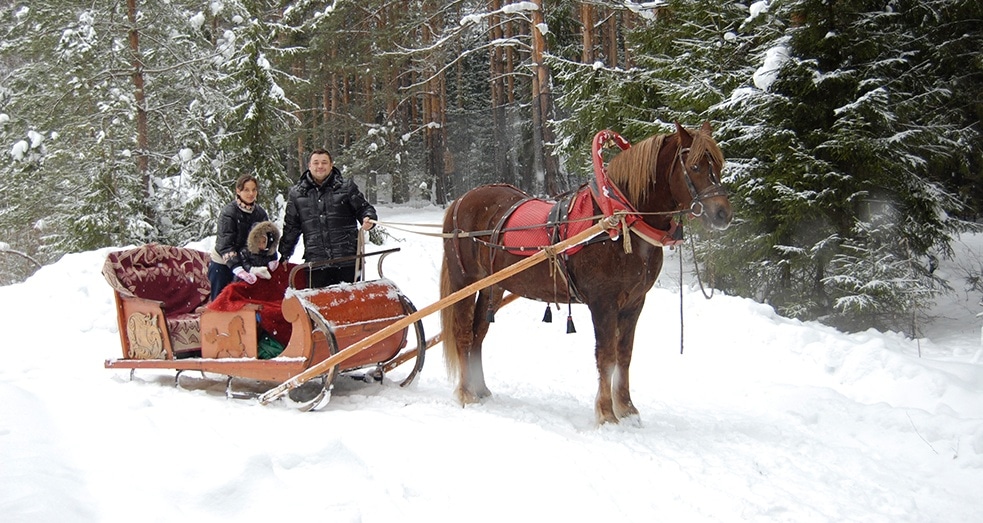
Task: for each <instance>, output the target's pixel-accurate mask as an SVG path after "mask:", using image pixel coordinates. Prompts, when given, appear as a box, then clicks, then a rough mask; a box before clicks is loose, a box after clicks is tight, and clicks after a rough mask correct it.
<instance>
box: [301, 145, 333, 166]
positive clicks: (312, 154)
mask: <svg viewBox="0 0 983 523" xmlns="http://www.w3.org/2000/svg"><path fill="white" fill-rule="evenodd" d="M315 154H326V155H328V159H330V160H331V161H332V162H334V156H331V153H329V152H328V150H327V149H324V148H321V149H314V150H313V151H311V154H309V155H308V156H307V163H311V158H313V157H314V155H315Z"/></svg>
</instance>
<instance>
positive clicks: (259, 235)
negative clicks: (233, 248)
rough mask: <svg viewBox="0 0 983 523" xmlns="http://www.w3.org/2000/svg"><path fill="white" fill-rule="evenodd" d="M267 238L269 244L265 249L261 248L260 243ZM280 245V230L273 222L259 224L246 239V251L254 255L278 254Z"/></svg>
mask: <svg viewBox="0 0 983 523" xmlns="http://www.w3.org/2000/svg"><path fill="white" fill-rule="evenodd" d="M264 237H265V238H267V239H268V242H267V245H266V248H265V249H261V248H260V241H261V240H262V239H263V238H264ZM279 243H280V229H279V228H277V226H276V224H275V223H273V222H271V221H265V222H259V223H257V224H256V225H254V226H253V228H252V230H250V231H249V236H248V237H246V249H248V250H249V252H251V253H253V254H269V253H274V252H276V247H277V244H279Z"/></svg>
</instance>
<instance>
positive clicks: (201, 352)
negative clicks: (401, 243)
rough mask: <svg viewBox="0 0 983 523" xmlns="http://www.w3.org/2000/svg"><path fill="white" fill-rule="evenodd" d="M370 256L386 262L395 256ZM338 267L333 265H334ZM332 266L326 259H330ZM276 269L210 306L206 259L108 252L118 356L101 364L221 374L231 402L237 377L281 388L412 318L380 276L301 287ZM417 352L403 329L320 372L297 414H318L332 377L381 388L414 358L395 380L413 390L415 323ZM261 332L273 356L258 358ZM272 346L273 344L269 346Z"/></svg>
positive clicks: (168, 251)
mask: <svg viewBox="0 0 983 523" xmlns="http://www.w3.org/2000/svg"><path fill="white" fill-rule="evenodd" d="M397 250H398V249H391V250H387V251H381V252H377V253H372V254H369V256H371V255H380V258H379V274H380V275H381V274H382V261H383V260H384V259H385V257H386V256H387V255H388V254H390V253H392V252H395V251H397ZM337 261H339V260H334V262H337ZM326 263H330V262H326ZM310 267H312V266H311V265H307V264H305V265H292V264H288V265H287V266H284V267H280V268H279V269H278V270H276V271H274V272H273V275H272V278H271V279H269V280H262V279H261V280H259V281H257V283H256V284H254V285H247V284H245V283H233V284H231V285H229V286H228V287H227V288H225V289H224V290H223V291H222V294H220V295H219V297H218V298H216V300H215V301H214V302H211V303H209V301H208V298H209V294H210V292H209V283H208V278H207V271H208V255H207V254H206V253H204V252H201V251H196V250H193V249H187V248H179V247H171V246H166V245H157V244H149V245H144V246H142V247H137V248H134V249H128V250H124V251H117V252H112V253H110V254H109V255H108V256H107V258H106V262H105V264H104V266H103V275H104V276H105V278H106V280H107V282H109V284H110V286H111V287H112V288H113V292H114V294H115V297H116V312H117V321H118V324H119V333H120V344H121V346H122V350H123V356H122V358H119V359H110V360H106V362H105V366H106V368H114V369H131V374H132V372H134V371H135V370H137V369H164V370H174V371H176V376H175V382H176V383H177V382H178V381H179V379H180V376H181V373H182V372H184V371H200V372H202V373H203V374H204V373H211V374H218V375H222V376H225V377H226V379H227V382H226V393H227V395H229V396H230V397H238V396H240V394H237V393H235V392H233V390H232V385H233V380H234V379H236V378H240V379H250V380H257V381H259V382H271V381H275V382H282V381H285V380H287V379H288V378H290V377H291V376H295V375H297V374H299V373H302V372H304V371H305V370H307V369H309V368H311V367H312V366H316V365H317V364H319V363H321V362H323V361H324V360H326V359H327V358H329V357H330V356H332V355H334V354H337V353H339V352H340V351H342V350H344V349H345V348H347V347H349V346H351V345H353V344H355V343H357V342H359V341H360V340H362V339H364V338H366V337H367V336H370V335H372V334H374V333H376V332H378V331H380V330H382V329H384V328H386V327H388V326H390V325H392V324H394V323H396V322H398V321H400V320H402V319H404V318H406V317H407V316H408V315H411V314H413V313H414V312H416V309H415V308H414V306H413V304H412V303H411V302H410V300H409V299H408V298H406V296H405V295H403V293H402V292H400V290H399V289H398V288H397V287H396V285H395V284H394V283H393V282H392V281H390V280H388V279H386V278H384V277H380V279H378V280H372V281H361V282H357V283H351V284H347V283H346V284H339V285H334V286H330V287H325V288H320V289H308V288H305V287H306V278H305V277H304V276H305V269H306V268H310ZM412 327H413V331H414V334H415V337H416V342H417V343H416V346H415V347H411V348H409V349H407V340H408V338H409V331H410V326H409V325H407V326H405V327H403V328H402V329H400V330H397V331H395V332H393V333H392V334H390V335H389V336H387V337H385V338H384V339H381V340H379V341H377V342H375V343H373V344H372V345H371V346H370V347H368V348H367V349H366V350H363V351H360V352H359V354H358V356H357V357H355V358H350V359H347V360H346V361H344V363H343V364H340V365H335V366H332V367H330V368H326V369H324V371H323V373H321V374H319V376H318V377H319V382H320V385H321V386H320V388H319V389H317V391H316V393H315V394H313V398H308V399H307V400H306V401H302V402H301V405H300V407H301V408H302V409H305V410H307V409H316V408H319V407H320V406H322V405H324V404H325V403H326V402H327V400H328V398H329V397H330V394H329V392H330V389H331V384H332V382H333V380H334V378H335V377H336V375H337V374H338V373H341V372H344V373H354V372H355V371H362V372H363V374H362V377H363V378H365V379H367V380H369V378H371V380H374V381H381V380H382V379H383V377H384V375H385V372H386V371H388V370H391V369H392V368H394V367H395V365H398V364H399V363H402V362H404V361H407V360H408V359H412V358H413V357H414V356H415V359H416V362H415V365H414V366H413V367H412V369H411V370H410V371H409V374H408V376H406V377H405V378H404V379H402V381H401V383H400V384H401V385H403V386H405V385H407V384H409V383H410V382H411V381H412V380H413V379H414V378H415V376H416V375H417V374H418V373H419V372H420V370H421V369H422V368H423V362H424V354H425V351H426V337H425V335H424V332H423V325H422V323H421V322H420V321H416V322H415V323H413V324H412ZM260 333H265V334H266V336H264V337H263V339H264V340H265V341H266V342H269V343H271V344H272V345H273V346H274V347H277V346H282V347H283V350H282V352H280V353H279V354H277V355H275V356H274V357H270V358H265V359H264V358H263V357H261V356H263V355H262V354H261V351H260V340H261V338H260ZM271 340H275V341H271Z"/></svg>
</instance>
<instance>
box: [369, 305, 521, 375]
mask: <svg viewBox="0 0 983 523" xmlns="http://www.w3.org/2000/svg"><path fill="white" fill-rule="evenodd" d="M517 299H519V295H518V294H512V293H509V295H508V296H506V297H505V298H503V299H502V302H501V303H499V304H498V307H496V308H495V312H498V311H499V310H500V309H501V308H502V307H504V306H506V305H508V304H510V303H512V302H514V301H515V300H517ZM441 341H443V333H440V332H438V333H437V334H435V335H434V336H432V337H431V338H430V339H428V340H427V342H426V344H425V345H424V346H423V350H429V349H430V348H431V347H434V346H436V345H437V344H438V343H440V342H441ZM418 352H419V347H417V349H416V350H408V351H405V352H403V353H402V354H400V355H399V356H397V357H396V358H394V359H392V360H391V361H389V362H388V363H386V364H385V365H383V367H382V371H383V372H389V371H391V370H393V369H395V368H396V367H399V366H400V365H402V364H404V363H406V362H407V361H409V360H411V359H413V358H415V357H417V354H418Z"/></svg>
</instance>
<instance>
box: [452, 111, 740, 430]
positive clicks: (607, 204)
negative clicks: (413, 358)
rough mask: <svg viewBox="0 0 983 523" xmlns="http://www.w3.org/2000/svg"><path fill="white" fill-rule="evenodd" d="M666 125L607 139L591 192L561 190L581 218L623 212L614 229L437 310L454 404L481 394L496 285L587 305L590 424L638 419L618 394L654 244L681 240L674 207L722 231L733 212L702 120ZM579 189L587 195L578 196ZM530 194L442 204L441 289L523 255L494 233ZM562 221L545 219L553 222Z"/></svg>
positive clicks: (502, 193) (483, 191)
mask: <svg viewBox="0 0 983 523" xmlns="http://www.w3.org/2000/svg"><path fill="white" fill-rule="evenodd" d="M675 126H676V132H675V133H671V134H662V135H654V136H651V137H648V138H646V139H645V140H643V141H640V142H638V143H637V144H635V145H634V146H630V147H627V142H624V144H623V145H622V144H620V143H619V144H618V145H621V147H622V149H624V150H623V151H621V152H619V153H618V154H617V155H616V156H614V158H613V159H612V160H611V161H610V163H609V165H608V167H607V171H606V173H605V174H606V179H607V182H608V183H607V184H605V185H604V187H602V188H601V189H599V188H598V187H597V186H596V184H595V186H594V187H590V186H588V185H584V186H581V188H580V189H579V190H577V191H576V192H575V193H573V194H572V195H570V196H567V199H568V200H569V201H570V202H571V203H570V204H567V207H568V210H569V208H570V207H572V205H573V203H572V202H574V201H578V202H586V203H583V204H582V205H584V206H586V207H587V208H588V209H590V214H589V217H590V219H593V220H595V221H596V220H598V219H600V217H602V216H603V213H602V209H609V211H608V212H611V211H610V209H612V208H620V209H627V210H626V211H625V210H623V211H622V212H621V214H620V215H619V216H620V217H621V220H620V225H619V226H617V228H612V229H611V230H609V231H607V232H608V234H601V235H600V236H599V237H595V238H594V239H593V240H591V241H589V242H586V243H584V244H580V245H578V248H579V250H578V251H577V252H576V253H574V254H568V253H569V252H570V251H567V253H563V254H561V255H559V256H555V257H552V258H551V259H550V263H538V264H536V265H533V266H532V267H530V268H528V269H525V270H523V271H521V272H518V273H516V274H514V275H512V276H509V277H508V278H506V279H504V280H502V281H500V282H499V283H497V284H495V285H492V286H489V287H485V288H483V289H481V290H478V291H477V292H476V293H475V294H474V295H472V296H471V297H468V298H465V299H463V300H461V301H458V302H456V303H455V304H454V305H451V306H449V307H447V308H444V309H443V310H442V311H441V327H442V333H441V338H442V340H443V344H444V360H445V365H446V367H447V371H448V374H449V375H450V376H451V377H452V379H453V378H454V377H455V375H456V381H457V384H456V387H455V391H454V394H455V396H456V398H457V400H458V401H459V402H460V403H461V405H462V406H464V405H467V404H470V403H476V402H479V401H481V400H482V399H484V398H486V397H488V396H490V395H491V392H490V391H489V390H488V387H487V386H486V384H485V377H484V370H483V368H482V361H481V352H482V341H483V340H484V338H485V335H486V334H487V333H488V328H489V324H490V321H493V317H490V316H491V315H492V314H493V313H494V311H495V310H496V309H497V308H498V307H499V305H500V304H501V303H502V299H503V296H504V292H505V291H506V290H507V291H509V292H510V293H512V294H516V295H519V296H521V297H525V298H528V299H532V300H536V301H541V302H546V303H547V310H549V304H550V303H556V304H558V303H560V302H566V303H583V304H586V305H587V307H588V309H589V310H590V313H591V321H592V323H593V326H594V336H595V353H594V354H595V359H596V363H597V371H598V386H597V396H596V398H595V402H594V412H595V418H596V422H597V424H598V425H601V424H605V423H619V422H620V421H622V420H624V421H626V422H628V423H634V424H636V425H640V423H641V418H640V415H639V412H638V409H637V408H636V407H635V406H634V405H633V404H632V400H631V395H630V392H629V380H628V367H629V365H630V363H631V356H632V349H633V345H634V340H635V326H636V323H637V322H638V318H639V315H640V313H641V311H642V306H643V305H644V304H645V295H646V293H647V292H648V291H649V289H651V288H652V286H653V285H654V284H655V281H656V278H657V277H658V276H659V272H660V271H661V270H662V263H663V252H662V251H663V247H662V246H663V245H669V244H672V245H674V244H678V243H679V242H681V227H677V223H678V219H677V218H678V216H680V215H689V216H691V217H699V218H700V219H702V220H703V222H704V223H705V224H706V225H708V226H709V227H711V228H713V229H718V230H723V229H726V228H727V227H728V226H729V225H730V222H731V220H732V218H733V211H732V210H731V205H730V201H729V199H728V193H727V191H726V189H724V188H723V186H722V184H721V170H722V168H723V166H724V156H723V153H722V152H721V150H720V148H719V146H718V145H717V143H716V142H715V141H714V140H713V138H712V136H711V128H710V125H709V123H704V124H703V126H702V127H701V128H700V129H699V130H690V129H685V128H683V127H682V126H681V125H680V124H679V123H678V122H676V124H675ZM599 136H600V134H599ZM618 138H619V139H620V137H618ZM626 147H627V148H626ZM597 149H598V147H597V140H595V154H594V156H595V167H596V166H597V165H598V157H599V156H600V154H599V152H598V150H597ZM596 170H597V169H596ZM599 172H603V167H601V168H600V171H599ZM598 177H599V178H601V176H600V175H599V176H598ZM584 191H588V192H589V195H587V197H586V198H585V197H584V195H585V193H584ZM610 193H614V195H615V196H620V197H621V198H620V199H624V200H625V201H624V202H622V204H624V205H623V206H622V207H617V206H614V207H612V203H611V201H606V200H605V198H606V196H605V195H607V194H610ZM530 200H534V199H532V198H530V197H529V196H528V195H527V194H526V193H524V192H522V191H520V190H519V189H517V188H515V187H513V186H511V185H506V184H496V185H485V186H480V187H477V188H475V189H472V190H470V191H468V192H467V193H465V194H464V195H462V196H461V197H460V198H458V199H456V200H454V201H453V202H452V203H451V204H450V205H449V206H448V208H447V210H446V212H445V214H444V219H443V232H444V234H443V238H444V240H443V243H444V252H443V257H442V263H441V272H440V294H441V297H446V296H448V295H449V294H451V293H453V292H455V291H458V290H460V289H462V288H464V287H467V286H468V285H471V284H473V283H475V282H477V281H479V280H481V279H482V278H485V277H487V276H489V275H491V274H493V273H495V272H497V271H501V270H503V269H505V268H506V267H508V266H510V265H512V264H513V263H516V262H518V261H519V260H521V259H522V256H523V255H524V254H527V253H524V252H521V251H523V249H521V248H515V246H514V245H513V247H511V248H509V247H506V246H505V243H506V242H504V241H502V240H501V238H502V237H503V236H504V231H505V230H507V229H508V227H507V226H506V225H505V224H506V221H507V218H509V215H510V214H512V213H514V211H515V210H516V209H517V208H519V207H520V206H521V204H522V203H523V202H527V201H530ZM551 201H552V200H551ZM564 201H566V200H564ZM556 207H560V204H559V203H557V205H556ZM561 215H562V214H561ZM553 216H554V218H555V217H556V216H558V214H556V213H554V214H553ZM560 221H561V222H562V220H560ZM608 223H611V222H608ZM615 223H617V222H615ZM570 224H571V222H569V221H568V222H564V223H553V224H552V225H553V230H554V231H555V230H556V229H557V228H560V227H561V226H569V225H570ZM629 225H631V226H629ZM519 228H522V227H519ZM653 236H655V238H653ZM486 238H487V239H486ZM552 238H553V239H556V236H555V235H554V236H552ZM598 240H600V241H598ZM547 243H549V242H547ZM533 250H537V249H533ZM568 332H569V326H568Z"/></svg>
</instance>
